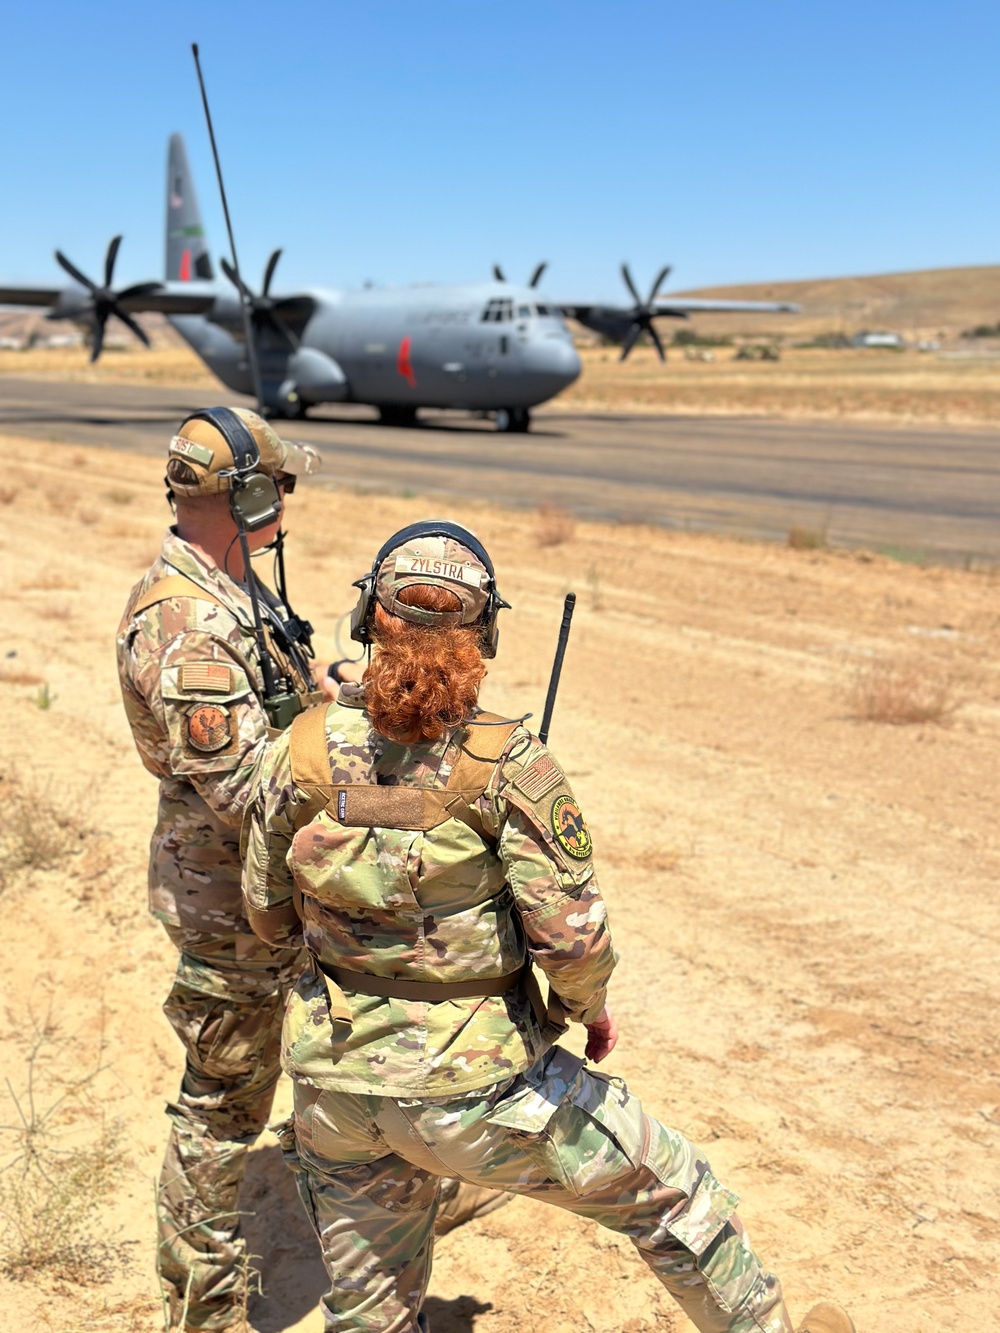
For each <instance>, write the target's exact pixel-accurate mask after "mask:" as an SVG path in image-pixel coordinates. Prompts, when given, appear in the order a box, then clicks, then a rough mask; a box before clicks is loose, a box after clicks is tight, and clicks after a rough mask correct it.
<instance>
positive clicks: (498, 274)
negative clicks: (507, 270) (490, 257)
mask: <svg viewBox="0 0 1000 1333" xmlns="http://www.w3.org/2000/svg"><path fill="white" fill-rule="evenodd" d="M493 276H494V278H496V280H497V282H506V281H507V279H506V278H505V277H504V275H503V269H502V268H501V267H500V265H499V264H494V265H493Z"/></svg>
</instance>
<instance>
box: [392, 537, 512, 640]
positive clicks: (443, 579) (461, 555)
mask: <svg viewBox="0 0 1000 1333" xmlns="http://www.w3.org/2000/svg"><path fill="white" fill-rule="evenodd" d="M492 582H493V580H492V574H491V571H490V570H488V569H487V568H486V566H485V564H484V563H483V562H482V560H480V559H479V557H478V556H477V555H476V554H475V553H474V552H473V551H472V550H470V548H469V547H468V546H464V545H463V544H462V543H461V542H460V541H457V540H456V539H455V538H454V537H449V536H438V535H434V536H426V537H424V536H414V537H411V538H410V539H409V540H408V541H403V542H402V543H401V544H400V545H399V546H395V547H393V549H392V550H391V551H390V552H389V553H388V554H387V555H386V556H385V558H384V559H383V560H382V562H381V563H380V564H379V566H378V573H377V576H376V580H375V596H376V598H377V600H378V602H379V603H380V604H381V605H382V606H383V607H384V608H385V609H386V611H388V612H389V613H390V614H391V615H394V616H399V618H400V619H401V620H408V621H410V622H411V623H412V624H414V625H430V626H441V625H471V624H473V623H474V622H475V621H477V620H478V619H479V617H480V616H481V615H482V613H483V609H484V608H485V606H486V602H487V600H488V598H489V595H490V589H491V587H492ZM415 583H425V584H426V583H431V584H434V585H436V586H437V587H440V588H447V589H448V591H449V592H452V593H454V594H455V596H456V597H457V598H458V600H459V603H460V606H459V608H458V609H457V610H455V611H428V610H426V609H425V608H424V607H422V606H407V604H406V603H405V602H401V601H399V594H400V592H402V590H403V589H404V588H409V587H411V586H412V585H413V584H415Z"/></svg>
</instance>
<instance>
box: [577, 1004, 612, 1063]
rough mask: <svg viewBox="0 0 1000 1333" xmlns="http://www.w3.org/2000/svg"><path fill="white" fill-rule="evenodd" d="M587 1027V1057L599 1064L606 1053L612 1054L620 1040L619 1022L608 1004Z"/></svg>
mask: <svg viewBox="0 0 1000 1333" xmlns="http://www.w3.org/2000/svg"><path fill="white" fill-rule="evenodd" d="M584 1026H585V1027H586V1029H587V1051H586V1055H587V1059H588V1060H593V1062H594V1064H595V1065H599V1064H600V1063H601V1061H602V1060H603V1059H604V1057H605V1056H606V1055H610V1054H611V1052H612V1051H613V1050H614V1049H615V1045H616V1043H617V1041H618V1024H617V1023H616V1022H615V1020H614V1016H613V1015H612V1013H611V1010H610V1009H609V1008H608V1006H607V1005H605V1006H604V1008H603V1009H602V1010H601V1012H600V1013H599V1014H598V1016H597V1017H596V1018H595V1019H594V1021H593V1023H585V1024H584Z"/></svg>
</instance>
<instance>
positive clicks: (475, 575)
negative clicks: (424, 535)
mask: <svg viewBox="0 0 1000 1333" xmlns="http://www.w3.org/2000/svg"><path fill="white" fill-rule="evenodd" d="M396 573H397V574H427V575H430V576H433V577H434V578H438V579H452V580H453V581H454V582H455V583H468V584H471V586H472V587H473V588H481V587H482V584H483V574H482V570H480V569H477V568H476V566H475V565H466V564H463V563H462V562H461V561H459V560H435V559H434V558H433V557H431V556H428V555H397V556H396Z"/></svg>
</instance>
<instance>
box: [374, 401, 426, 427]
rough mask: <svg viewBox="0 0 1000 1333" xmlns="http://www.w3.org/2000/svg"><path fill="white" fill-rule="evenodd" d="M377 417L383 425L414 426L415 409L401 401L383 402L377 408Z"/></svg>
mask: <svg viewBox="0 0 1000 1333" xmlns="http://www.w3.org/2000/svg"><path fill="white" fill-rule="evenodd" d="M378 419H379V421H381V423H382V425H383V426H415V425H416V424H417V409H416V408H415V407H407V406H405V405H404V404H402V403H383V405H382V406H381V407H380V408H379V410H378Z"/></svg>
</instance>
